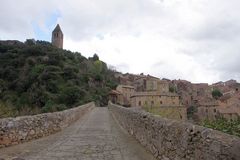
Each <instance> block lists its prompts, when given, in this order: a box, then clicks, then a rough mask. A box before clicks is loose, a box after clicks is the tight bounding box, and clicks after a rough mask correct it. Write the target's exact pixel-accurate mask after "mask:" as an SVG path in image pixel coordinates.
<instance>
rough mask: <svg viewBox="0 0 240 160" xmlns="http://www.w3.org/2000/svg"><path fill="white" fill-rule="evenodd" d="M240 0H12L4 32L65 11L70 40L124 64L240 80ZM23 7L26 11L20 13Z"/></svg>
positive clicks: (173, 74)
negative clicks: (239, 69)
mask: <svg viewBox="0 0 240 160" xmlns="http://www.w3.org/2000/svg"><path fill="white" fill-rule="evenodd" d="M239 6H240V2H239V1H238V0H229V1H225V0H211V1H208V0H184V1H182V0H131V1H128V0H114V1H111V0H92V1H84V0H68V1H66V0H62V1H57V0H52V1H47V0H42V1H30V0H23V1H17V0H12V1H6V2H2V4H1V6H0V9H1V11H2V14H1V15H0V19H1V22H0V39H21V40H23V39H24V38H28V37H31V36H34V32H33V28H32V24H31V23H32V22H33V21H34V22H37V23H38V25H39V26H40V27H41V28H42V29H43V30H44V28H45V30H46V27H49V26H46V25H45V21H46V19H47V18H48V16H49V15H50V14H51V13H52V12H54V11H56V10H57V11H58V12H60V15H61V17H59V18H58V22H59V23H60V24H61V26H62V29H63V31H64V35H65V40H64V47H65V48H66V49H70V50H73V51H79V52H81V53H82V54H83V55H85V56H92V55H93V54H94V53H97V54H98V55H99V56H100V58H101V59H103V60H104V61H106V62H107V63H108V64H110V65H114V66H116V68H117V69H119V70H121V71H123V72H132V73H141V72H144V73H146V74H147V73H150V74H153V75H155V76H159V77H165V78H171V79H178V78H181V79H187V80H190V81H194V82H210V83H211V82H215V81H219V80H227V79H231V78H235V79H237V80H240V72H239V71H238V68H239V67H240V65H239V63H238V59H239V58H240V54H239V49H240V47H239V40H240V38H239V36H238V35H239V34H240V29H239V28H240V11H239V9H238V7H239ZM16 15H18V16H16Z"/></svg>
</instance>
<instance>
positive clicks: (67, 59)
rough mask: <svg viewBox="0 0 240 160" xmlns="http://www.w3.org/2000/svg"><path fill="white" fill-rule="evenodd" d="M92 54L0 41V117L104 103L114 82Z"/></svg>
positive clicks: (47, 44)
mask: <svg viewBox="0 0 240 160" xmlns="http://www.w3.org/2000/svg"><path fill="white" fill-rule="evenodd" d="M113 73H114V72H113V71H111V70H109V69H108V68H107V65H106V64H105V63H104V62H102V61H100V60H99V58H98V56H97V55H96V54H95V55H94V56H93V57H90V58H88V59H87V58H85V57H84V56H82V55H81V54H80V53H73V52H71V51H67V50H62V49H58V48H56V47H53V46H52V45H51V44H50V43H48V42H44V41H37V42H36V44H34V43H32V42H31V41H30V42H29V41H28V42H25V43H21V42H18V41H0V117H7V116H17V115H26V114H36V113H41V112H53V111H59V110H64V109H67V108H71V107H74V106H77V105H80V104H83V103H86V102H89V101H95V102H96V103H98V104H99V105H105V104H106V103H107V101H108V99H107V95H108V92H109V91H110V90H111V88H114V87H115V86H116V85H117V83H116V80H115V79H114V76H113Z"/></svg>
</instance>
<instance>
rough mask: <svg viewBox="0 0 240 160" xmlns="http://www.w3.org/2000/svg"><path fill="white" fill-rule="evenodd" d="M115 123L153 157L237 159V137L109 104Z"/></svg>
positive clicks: (163, 159)
mask: <svg viewBox="0 0 240 160" xmlns="http://www.w3.org/2000/svg"><path fill="white" fill-rule="evenodd" d="M109 110H110V111H111V113H112V115H113V117H114V118H115V119H116V120H117V121H118V122H119V124H120V125H121V126H122V127H123V128H124V129H126V130H127V131H128V132H129V134H131V135H132V136H134V137H135V138H136V139H137V140H138V141H139V142H140V143H141V144H142V145H143V146H144V147H145V148H146V149H147V150H149V151H150V152H151V153H152V154H153V155H154V156H155V157H156V158H157V159H161V160H238V159H240V138H238V137H235V136H231V135H228V134H225V133H222V132H220V131H216V130H213V129H209V128H205V127H201V126H198V125H194V124H191V123H187V122H181V121H175V120H170V119H165V118H162V117H160V116H154V115H152V114H150V113H147V112H144V111H142V110H139V109H132V108H124V107H122V106H119V105H115V104H112V103H109Z"/></svg>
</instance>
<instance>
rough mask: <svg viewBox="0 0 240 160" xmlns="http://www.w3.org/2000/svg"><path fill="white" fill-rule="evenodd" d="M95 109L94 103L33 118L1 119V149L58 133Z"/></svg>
mask: <svg viewBox="0 0 240 160" xmlns="http://www.w3.org/2000/svg"><path fill="white" fill-rule="evenodd" d="M93 107H95V104H94V103H93V102H91V103H88V104H85V105H82V106H79V107H76V108H72V109H68V110H64V111H61V112H53V113H44V114H38V115H33V116H22V117H16V118H4V119H0V148H2V147H7V146H11V145H15V144H19V143H22V142H26V141H30V140H32V139H37V138H41V137H44V136H47V135H50V134H53V133H56V132H58V131H60V130H62V129H63V128H65V127H67V126H69V125H70V124H72V123H73V122H75V121H76V120H78V119H79V118H81V117H82V116H83V115H84V114H85V113H87V112H89V111H90V110H91V109H93Z"/></svg>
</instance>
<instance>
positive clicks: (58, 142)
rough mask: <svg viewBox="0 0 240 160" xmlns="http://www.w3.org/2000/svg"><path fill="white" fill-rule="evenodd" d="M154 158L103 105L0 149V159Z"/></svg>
mask: <svg viewBox="0 0 240 160" xmlns="http://www.w3.org/2000/svg"><path fill="white" fill-rule="evenodd" d="M1 158H3V159H5V160H8V159H9V160H12V159H14V158H16V159H18V160H20V159H24V160H155V159H154V158H153V156H152V155H151V154H150V153H148V152H147V151H146V150H145V149H144V148H143V147H142V146H141V145H140V144H139V143H138V142H137V141H136V140H135V139H133V138H132V137H130V136H129V135H128V134H127V133H126V132H125V131H124V130H123V129H121V128H120V127H119V125H118V124H116V122H115V121H114V120H113V118H112V116H111V115H110V114H109V111H108V109H107V108H106V107H104V108H100V107H97V108H94V109H93V110H92V111H91V112H90V113H88V114H87V115H85V116H84V117H83V118H82V119H80V120H79V121H77V122H75V123H74V124H73V125H71V126H70V127H68V128H66V129H64V130H63V131H61V132H59V133H56V134H54V135H50V136H48V137H45V138H41V139H38V140H34V141H31V142H28V143H24V144H20V145H16V146H12V147H8V148H4V149H0V160H1Z"/></svg>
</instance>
